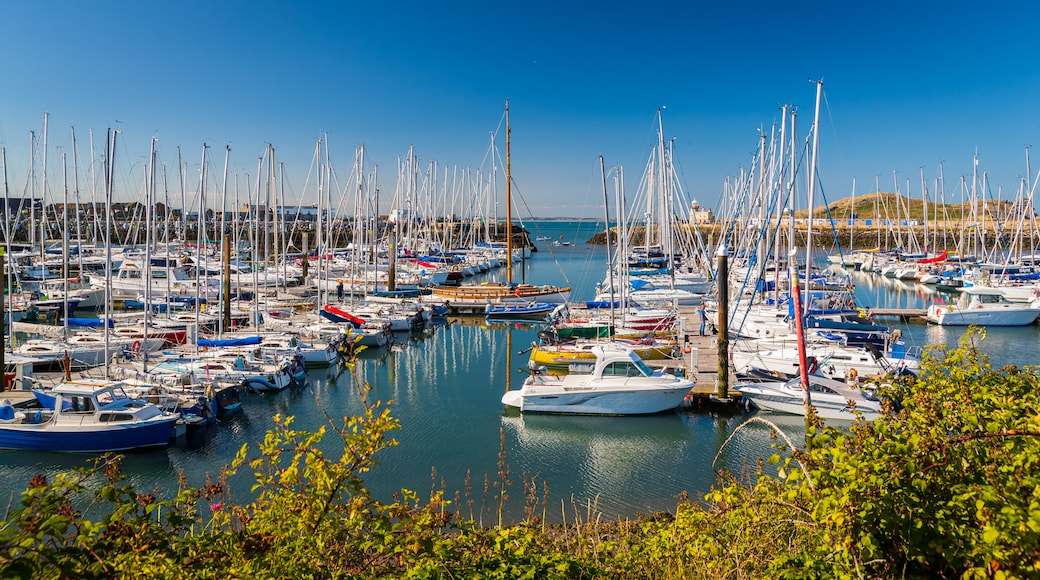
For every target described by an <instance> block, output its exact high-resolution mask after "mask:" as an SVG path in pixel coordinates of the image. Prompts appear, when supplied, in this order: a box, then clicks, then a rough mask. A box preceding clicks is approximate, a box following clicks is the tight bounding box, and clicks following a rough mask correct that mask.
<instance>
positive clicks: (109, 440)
mask: <svg viewBox="0 0 1040 580" xmlns="http://www.w3.org/2000/svg"><path fill="white" fill-rule="evenodd" d="M176 420H177V417H168V418H163V419H159V420H155V421H149V422H148V423H145V424H132V425H111V424H110V425H106V426H100V427H94V426H91V428H89V429H84V428H77V427H73V426H68V427H65V426H60V425H48V424H46V423H44V424H7V425H3V424H0V449H17V450H23V451H61V452H72V453H103V452H106V451H126V450H130V449H140V448H146V447H163V446H165V445H167V444H168V443H169V440H170V436H171V435H172V434H173V425H174V422H176Z"/></svg>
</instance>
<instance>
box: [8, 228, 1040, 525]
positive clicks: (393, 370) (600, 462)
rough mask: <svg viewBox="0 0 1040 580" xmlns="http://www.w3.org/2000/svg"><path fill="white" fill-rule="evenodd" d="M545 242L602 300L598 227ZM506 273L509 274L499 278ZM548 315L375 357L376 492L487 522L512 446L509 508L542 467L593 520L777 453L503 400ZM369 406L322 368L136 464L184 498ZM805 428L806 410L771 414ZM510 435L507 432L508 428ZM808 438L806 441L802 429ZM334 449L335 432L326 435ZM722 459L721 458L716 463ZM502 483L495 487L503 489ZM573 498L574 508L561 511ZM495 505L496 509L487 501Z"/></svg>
mask: <svg viewBox="0 0 1040 580" xmlns="http://www.w3.org/2000/svg"><path fill="white" fill-rule="evenodd" d="M528 227H529V228H530V229H531V230H532V237H535V236H541V237H549V238H550V239H552V240H556V239H559V237H560V235H563V236H564V239H565V240H566V241H570V242H572V243H573V244H574V245H571V246H559V247H553V246H551V245H549V242H548V241H539V242H536V243H537V245H538V246H539V251H538V252H537V253H535V254H534V255H533V257H532V258H531V259H530V260H528V261H526V262H525V263H524V264H522V265H517V266H516V274H515V275H514V280H517V281H520V280H521V279H524V280H526V281H527V282H530V283H535V284H570V285H571V286H572V287H573V288H574V294H573V295H572V299H574V300H584V299H586V298H591V296H592V294H593V288H594V286H595V284H596V283H597V282H599V281H600V280H601V279H602V277H603V275H604V272H605V248H603V247H602V246H590V245H586V244H585V243H584V241H585V240H586V239H588V238H590V237H592V235H593V234H594V233H595V231H596V225H595V224H592V223H578V222H541V223H537V224H528ZM854 275H855V276H856V285H857V287H856V293H857V296H858V298H859V299H860V301H861V302H862V303H864V304H868V305H873V306H882V305H889V306H896V305H900V306H905V307H924V305H925V304H927V303H929V302H930V301H934V300H938V299H941V296H939V295H937V294H933V293H928V292H927V291H926V290H925V289H923V287H920V286H919V285H916V284H907V283H904V282H897V281H892V280H885V279H882V278H879V277H876V276H872V275H866V274H858V273H856V274H854ZM494 276H496V277H497V278H498V279H504V277H505V273H504V271H503V272H499V273H497V274H494ZM900 328H902V330H903V336H904V337H906V339H907V342H908V343H909V344H910V345H928V344H935V343H939V342H946V343H955V342H956V340H957V339H958V338H959V337H960V336H961V335H962V334H963V332H964V331H963V329H950V328H940V327H936V326H925V325H923V324H904V325H902V326H900ZM538 329H539V327H538V326H530V325H517V324H504V323H500V324H496V323H488V322H486V321H485V320H483V319H482V318H452V319H449V320H448V321H447V322H445V323H443V324H439V325H437V326H436V327H435V328H434V329H433V330H432V331H427V332H425V333H423V334H420V335H415V336H413V337H412V339H411V340H410V341H409V342H408V343H407V344H405V345H404V346H403V347H400V348H397V349H393V350H386V349H380V350H372V351H368V352H366V353H363V360H362V361H361V362H360V364H359V367H358V368H359V373H360V375H361V376H363V377H364V379H365V380H367V381H369V383H370V384H371V386H372V391H371V393H370V394H369V399H370V400H380V401H383V402H387V403H388V404H389V405H390V406H391V409H392V414H393V416H394V417H396V418H397V419H398V420H399V421H400V424H401V429H400V430H398V431H396V432H394V433H393V436H394V438H395V439H397V440H398V441H399V442H400V444H399V445H398V446H397V447H394V448H392V449H389V450H387V451H385V452H383V453H382V455H381V456H380V457H379V459H380V461H381V465H379V466H378V467H377V468H376V469H375V470H373V471H372V472H371V473H369V474H368V475H367V476H366V481H367V484H368V486H369V488H370V489H371V490H372V491H373V492H374V493H375V495H376V497H379V498H381V499H385V500H389V499H390V495H391V494H392V493H394V492H395V491H398V490H400V489H402V488H406V489H411V490H415V491H417V492H419V494H420V496H421V497H425V496H426V494H427V493H428V492H429V490H431V489H432V488H436V489H444V490H445V492H446V496H447V498H448V499H454V497H455V493H456V492H459V493H460V494H461V495H462V497H463V500H462V501H463V506H462V511H463V513H464V514H466V515H468V514H469V513H470V508H469V507H468V506H467V505H466V503H467V502H466V494H467V483H466V482H467V476H468V478H469V481H470V484H469V486H468V488H469V489H468V491H469V495H471V496H472V502H473V507H472V513H473V515H474V517H478V518H480V517H481V516H482V514H483V521H485V522H491V521H494V518H493V517H492V516H490V513H493V512H494V507H493V506H489V507H488V508H485V507H484V506H485V500H486V502H487V503H491V502H492V501H493V500H492V499H491V498H490V497H485V492H484V487H485V484H484V481H485V477H487V478H488V479H489V480H490V481H496V480H497V479H498V474H499V453H500V451H502V450H503V443H502V442H503V440H504V451H505V454H506V464H507V465H508V469H509V475H508V479H509V480H510V481H512V482H513V485H512V487H511V488H510V491H509V499H508V500H507V507H506V514H507V518H510V519H514V518H518V517H520V515H521V514H522V513H523V507H524V498H523V495H524V494H523V485H522V481H523V480H524V479H530V478H532V477H534V478H536V480H537V481H538V490H539V491H538V494H537V495H538V497H539V499H541V490H542V484H543V482H544V484H545V485H547V486H548V489H549V500H548V502H547V503H548V507H547V513H546V515H547V517H548V518H549V519H550V520H551V521H559V520H560V519H562V517H563V516H562V515H561V510H562V509H566V513H567V515H566V517H567V519H568V521H569V520H571V519H572V517H573V516H574V515H575V511H577V512H578V514H580V515H581V516H582V517H585V515H586V513H587V512H586V509H587V507H588V506H589V505H594V506H595V508H596V510H598V511H599V512H601V513H602V514H603V516H604V517H619V516H620V517H628V516H634V515H636V514H638V513H648V512H652V511H659V510H672V509H674V507H675V503H676V498H677V496H679V495H680V494H681V493H682V492H684V491H685V492H689V493H690V494H691V495H693V496H696V495H697V494H701V493H703V492H705V491H707V490H708V489H709V488H710V487H711V485H712V484H713V483H714V482H715V475H714V471H713V469H716V468H723V469H728V470H730V471H733V472H736V473H738V474H739V473H742V472H744V471H745V470H746V469H749V468H753V467H754V465H755V463H756V461H757V459H758V458H764V457H767V456H768V455H770V454H771V449H770V443H771V440H770V438H769V432H768V430H767V429H766V428H765V427H763V426H761V425H758V424H754V425H749V426H748V427H747V428H745V429H743V430H741V431H740V432H739V433H738V434H737V435H736V436H734V437H733V440H732V441H730V443H729V444H728V445H726V447H725V449H724V450H723V451H722V453H719V449H720V448H721V447H722V446H723V443H724V442H725V441H726V440H727V438H729V437H730V435H731V434H733V432H734V430H735V429H737V427H738V426H740V425H741V424H742V423H744V422H746V421H747V419H748V418H749V417H751V416H753V412H752V413H736V414H734V415H713V414H708V413H685V412H684V413H674V414H666V415H659V416H652V417H570V416H537V415H535V416H519V415H518V414H515V413H507V412H504V411H503V407H502V405H501V402H500V398H501V396H502V393H503V392H504V391H505V390H507V389H508V388H510V386H518V385H519V383H520V382H522V381H523V380H524V378H525V376H526V374H525V373H524V372H523V370H522V369H524V368H525V367H526V363H527V358H526V356H524V355H521V354H518V353H520V352H521V351H523V350H525V349H527V348H528V347H529V346H530V345H531V343H532V342H533V341H535V340H536V339H537V336H536V333H537V331H538ZM1038 339H1040V328H1038V327H1036V326H1029V327H1024V328H1015V329H991V330H990V331H989V333H988V338H987V340H986V341H985V342H984V343H983V350H984V351H986V352H987V353H989V354H990V355H991V357H992V361H993V363H994V365H995V366H1000V365H1004V364H1012V363H1013V364H1033V363H1035V362H1036V354H1035V353H1036V345H1037V344H1038ZM362 408H363V407H362V402H361V400H360V399H359V396H358V394H357V392H356V390H355V389H354V386H353V385H352V382H351V378H350V375H349V373H347V372H343V371H338V370H337V369H330V370H325V369H317V370H312V371H310V373H309V377H308V379H307V384H306V386H305V387H303V388H298V389H289V390H287V391H284V392H281V393H268V394H253V395H248V396H247V397H246V400H245V402H244V404H243V410H242V411H241V412H240V413H238V414H236V415H232V416H230V417H227V418H225V419H222V420H221V422H220V423H219V424H217V425H214V426H212V427H210V428H207V429H205V430H203V431H200V432H198V433H196V434H195V435H193V436H191V437H190V438H188V439H187V440H184V441H182V442H180V443H178V444H177V445H175V446H172V447H170V448H168V449H165V450H161V451H151V452H141V453H131V454H129V455H128V456H127V458H126V460H125V461H124V471H125V472H126V474H127V475H128V477H129V478H130V479H131V481H132V482H133V483H134V484H135V485H136V486H137V488H138V489H140V490H145V491H150V490H152V489H154V488H158V489H160V490H163V492H164V493H166V494H172V492H173V491H174V490H175V489H176V485H177V480H178V475H179V473H181V472H182V471H183V473H184V475H185V477H186V478H187V480H188V482H189V483H190V484H192V485H201V484H203V483H205V477H206V473H207V472H209V473H211V474H214V475H215V474H216V473H217V472H218V470H219V468H220V467H221V466H222V465H224V464H226V463H227V462H229V461H230V459H231V458H232V457H233V456H234V454H235V452H236V451H237V450H238V449H239V448H240V447H241V446H242V445H243V444H249V445H254V446H255V443H256V442H257V441H259V440H261V439H262V438H263V435H264V433H265V432H266V431H267V430H268V429H270V428H271V427H272V425H273V421H272V416H273V415H275V414H281V415H292V416H294V417H295V423H294V425H295V427H297V428H300V429H317V428H318V427H320V426H321V425H323V424H325V423H326V421H327V419H326V417H325V413H326V412H327V413H328V414H329V415H330V416H332V417H333V418H341V417H342V416H346V415H352V414H357V413H359V412H361V410H362ZM770 420H773V421H774V422H779V423H781V426H782V427H784V429H785V430H786V431H788V432H790V433H793V434H794V435H793V436H794V437H797V436H798V435H797V433H798V432H799V430H800V425H801V419H800V418H786V417H783V416H777V415H770ZM503 438H504V439H503ZM796 440H797V439H796ZM325 443H326V447H327V448H328V449H330V450H331V449H334V447H335V441H334V440H333V439H332V438H331V437H327V438H326V441H325ZM88 459H89V458H87V457H84V456H81V455H71V454H47V453H44V454H40V453H25V452H8V451H5V452H0V465H3V469H0V493H2V494H3V497H4V498H6V497H8V496H9V495H10V494H17V493H18V492H19V491H21V490H23V489H24V488H25V485H26V484H27V482H28V481H29V479H30V478H31V477H32V476H33V475H35V474H37V473H45V474H53V473H55V472H57V471H60V470H63V469H69V468H74V467H81V466H84V465H86V461H87V460H88ZM713 464H714V467H713ZM250 483H251V480H250V479H249V477H248V476H244V477H243V476H238V477H237V478H236V479H235V480H233V486H234V494H235V496H236V497H237V498H238V499H240V500H243V499H245V498H246V497H247V496H248V489H249V485H250ZM490 493H493V492H490ZM561 504H562V506H564V507H561ZM487 510H490V511H487Z"/></svg>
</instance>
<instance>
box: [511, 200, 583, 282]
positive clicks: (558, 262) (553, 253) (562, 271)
mask: <svg viewBox="0 0 1040 580" xmlns="http://www.w3.org/2000/svg"><path fill="white" fill-rule="evenodd" d="M513 194H514V195H515V196H516V197H518V198H519V200H520V203H521V204H522V205H523V207H524V209H525V210H527V215H529V216H531V219H534V216H533V215H532V214H531V208H530V207H528V205H527V200H526V199H524V195H523V193H521V192H520V187H519V186H517V185H516V180H513ZM528 242H530V234H529V235H528ZM549 255H551V256H552V257H553V262H554V263H555V264H556V269H557V270H559V271H560V274H561V275H563V279H564V280H565V281H566V282H567V285H568V286H571V287H572V288H573V286H574V285H573V284H571V280H570V278H568V277H567V272H565V271H564V270H563V267H562V266H560V261H559V260H557V259H556V253H555V252H553V251H552V244H549Z"/></svg>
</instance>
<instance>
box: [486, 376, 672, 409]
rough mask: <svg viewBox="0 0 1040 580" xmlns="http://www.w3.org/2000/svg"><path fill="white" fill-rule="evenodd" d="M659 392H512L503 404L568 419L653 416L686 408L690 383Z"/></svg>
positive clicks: (650, 390) (647, 390)
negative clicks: (525, 393) (591, 416)
mask: <svg viewBox="0 0 1040 580" xmlns="http://www.w3.org/2000/svg"><path fill="white" fill-rule="evenodd" d="M677 385H679V386H675V387H669V388H658V389H637V390H627V391H626V390H617V391H605V390H589V391H571V392H564V391H558V392H545V393H538V394H534V393H532V394H527V395H523V394H521V392H520V391H510V392H509V393H507V394H506V395H505V396H504V397H502V403H503V404H505V405H509V406H511V407H519V408H520V411H521V412H523V413H562V414H568V415H652V414H655V413H663V412H665V411H671V410H673V409H676V408H677V407H679V406H680V405H682V403H683V400H684V399H685V397H686V395H687V393H689V392H690V388H691V385H690V384H689V383H677Z"/></svg>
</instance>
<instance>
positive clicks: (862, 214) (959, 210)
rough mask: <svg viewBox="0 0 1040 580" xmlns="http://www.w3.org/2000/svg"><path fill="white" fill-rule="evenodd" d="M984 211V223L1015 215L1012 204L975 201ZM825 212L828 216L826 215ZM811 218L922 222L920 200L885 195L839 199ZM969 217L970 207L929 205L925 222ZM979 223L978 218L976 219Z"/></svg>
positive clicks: (801, 215) (799, 213)
mask: <svg viewBox="0 0 1040 580" xmlns="http://www.w3.org/2000/svg"><path fill="white" fill-rule="evenodd" d="M984 207H985V211H986V219H992V218H994V217H996V218H997V219H1007V218H1008V217H1013V216H1014V215H1015V213H1016V212H1015V211H1014V210H1015V203H1014V202H1011V201H999V202H998V201H985V202H982V201H979V203H978V209H977V211H978V212H979V215H980V216H981V215H982V212H983V209H984ZM828 212H829V213H828ZM808 215H809V212H808V210H801V211H797V212H795V216H796V217H799V218H805V217H808ZM814 215H815V216H816V217H818V218H827V217H828V215H829V216H830V218H831V219H849V218H850V217H851V216H852V215H855V216H856V218H857V219H876V218H881V219H892V220H894V219H896V217H897V216H898V217H899V218H901V219H916V220H919V221H920V220H922V219H923V218H924V202H923V201H922V200H921V199H919V198H918V199H914V198H907V197H903V196H901V195H897V194H894V193H888V192H880V193H871V194H867V195H860V196H856V197H855V198H852V197H847V198H845V199H839V200H838V201H835V202H833V203H831V204H830V205H828V206H826V207H819V208H816V211H815V212H814ZM970 216H971V204H964V205H961V204H959V203H947V204H938V203H934V202H931V201H929V203H928V219H929V221H942V220H944V219H948V220H951V221H960V220H961V219H962V218H965V219H968V218H970ZM980 219H981V217H980Z"/></svg>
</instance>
